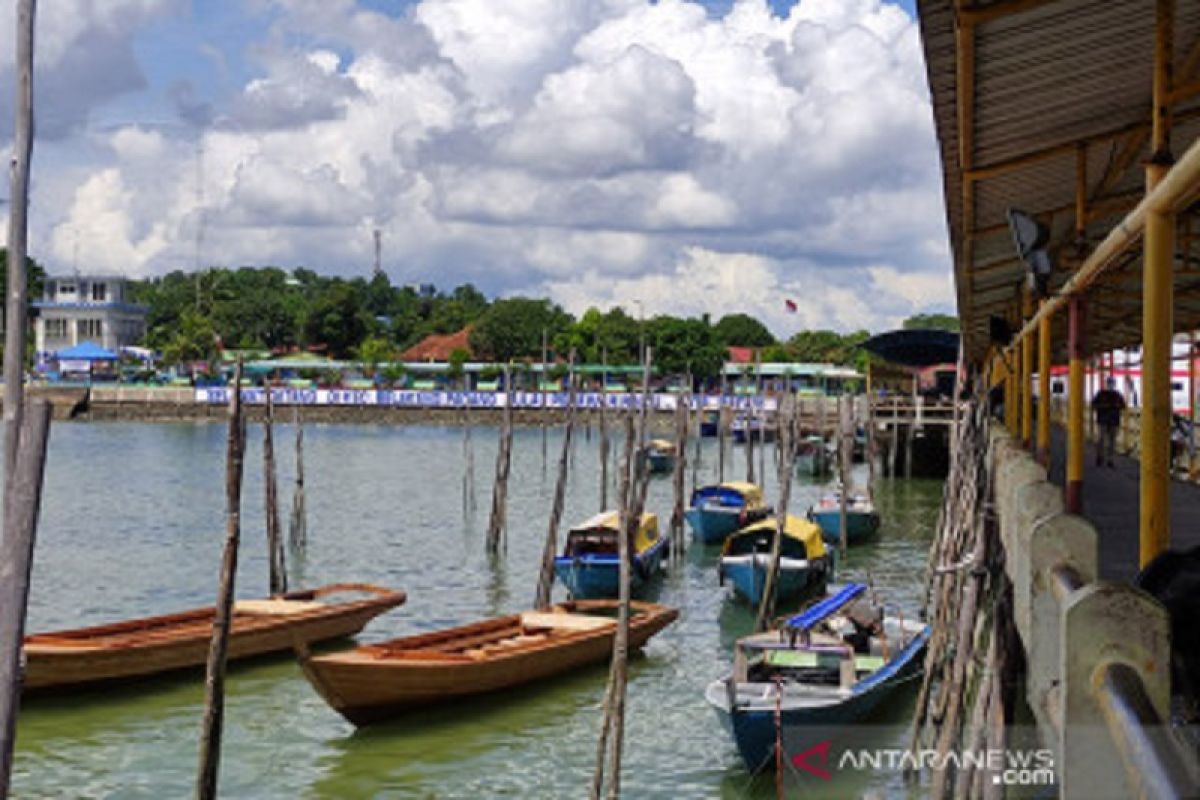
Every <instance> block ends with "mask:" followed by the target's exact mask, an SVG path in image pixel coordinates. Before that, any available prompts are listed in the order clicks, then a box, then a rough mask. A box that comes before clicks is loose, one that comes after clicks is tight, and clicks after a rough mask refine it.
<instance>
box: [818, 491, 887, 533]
mask: <svg viewBox="0 0 1200 800" xmlns="http://www.w3.org/2000/svg"><path fill="white" fill-rule="evenodd" d="M808 518H809V519H811V520H812V521H813V522H815V523H817V524H818V525H820V526H821V533H822V534H823V535H824V537H825V541H827V542H830V543H833V544H837V543H839V542H841V538H842V494H841V490H840V489H839V490H836V491H833V492H830V493H829V494H827V495H825V496H824V497H822V498H821V499H820V500H818V501H817V502H816V503H814V504H813V505H812V507H811V508H809V510H808ZM879 524H880V518H879V512H878V511H877V510H876V509H875V504H874V503H873V502H871V498H870V497H868V496H867V495H865V494H862V493H859V492H851V493H850V494H849V495H848V496H847V498H846V544H848V545H855V544H861V543H862V542H865V541H866V540H868V539H870V538H871V537H873V536H874V535H875V534H876V533H878V532H879Z"/></svg>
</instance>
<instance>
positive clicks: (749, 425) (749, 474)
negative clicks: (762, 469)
mask: <svg viewBox="0 0 1200 800" xmlns="http://www.w3.org/2000/svg"><path fill="white" fill-rule="evenodd" d="M742 421H743V424H744V425H745V431H746V446H745V452H746V481H747V482H748V483H754V413H753V411H751V412H750V413H748V414H746V415H744V416H743V417H742Z"/></svg>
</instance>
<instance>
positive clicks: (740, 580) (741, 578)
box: [720, 553, 825, 606]
mask: <svg viewBox="0 0 1200 800" xmlns="http://www.w3.org/2000/svg"><path fill="white" fill-rule="evenodd" d="M770 564H771V557H770V555H769V554H767V553H756V554H754V555H752V556H726V557H724V558H722V559H721V566H720V569H721V576H722V578H723V579H725V578H727V579H728V580H729V582H730V583H732V584H733V590H734V592H735V593H737V594H739V595H741V596H742V597H744V598H745V599H746V600H747V601H749V602H750V603H751V604H752V605H756V606H757V605H759V604H760V603H762V600H763V595H765V594H766V583H767V570H768V568H769V567H770ZM824 572H825V571H824V569H823V568H822V567H821V566H819V565H818V564H816V563H815V562H811V561H808V560H804V559H795V558H782V559H780V562H779V575H778V576H777V578H776V584H775V599H776V601H779V600H789V599H792V598H794V597H797V596H799V595H801V594H803V593H804V592H805V591H806V590H808V589H809V588H810V586H812V585H813V584H816V583H818V582H820V578H821V576H823V575H824Z"/></svg>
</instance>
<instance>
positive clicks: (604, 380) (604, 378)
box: [600, 347, 608, 511]
mask: <svg viewBox="0 0 1200 800" xmlns="http://www.w3.org/2000/svg"><path fill="white" fill-rule="evenodd" d="M600 359H601V360H600V510H601V511H607V510H608V423H607V418H608V348H607V347H606V348H604V351H603V354H602V355H601V357H600Z"/></svg>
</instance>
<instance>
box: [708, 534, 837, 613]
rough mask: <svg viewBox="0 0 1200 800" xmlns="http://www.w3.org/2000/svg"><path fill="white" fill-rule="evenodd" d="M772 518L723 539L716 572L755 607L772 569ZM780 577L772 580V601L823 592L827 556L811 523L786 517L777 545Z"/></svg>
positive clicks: (773, 537)
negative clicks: (818, 589)
mask: <svg viewBox="0 0 1200 800" xmlns="http://www.w3.org/2000/svg"><path fill="white" fill-rule="evenodd" d="M778 525H779V522H778V519H777V518H776V517H774V516H771V517H767V518H766V519H763V520H760V521H759V522H756V523H754V524H753V525H748V526H747V527H745V528H742V529H741V530H740V531H738V532H736V533H734V534H733V535H732V536H730V537H729V538H728V539H726V540H725V545H724V547H723V548H722V549H721V561H720V564H719V565H718V567H717V569H718V570H719V575H720V576H721V582H722V583H724V582H725V579H726V578H728V579H729V580H730V582H731V583H732V584H733V589H734V591H735V592H736V593H738V594H740V595H741V596H742V597H744V598H746V599H747V600H749V601H750V602H751V603H753V604H754V605H756V606H757V605H758V604H759V603H761V602H762V599H763V593H764V591H765V588H766V582H767V571H768V570H769V569H770V567H771V547H772V545H773V544H774V542H775V535H776V532H777V530H778ZM779 552H780V557H779V574H778V575H777V576H776V580H775V599H776V600H786V599H789V598H793V597H796V596H798V595H800V594H803V593H804V592H805V591H810V590H815V589H817V588H820V590H821V592H822V593H823V592H824V587H825V581H826V579H827V577H828V575H829V572H830V571H831V570H830V563H829V554H828V552H827V551H826V550H825V542H824V541H822V540H821V529H820V528H818V527H817V526H816V525H815V524H814V523H812V522H809V521H807V520H803V519H800V518H799V517H793V516H792V515H791V514H789V515H788V517H787V521H786V523H785V524H784V528H783V542H781V543H780V551H779Z"/></svg>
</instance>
